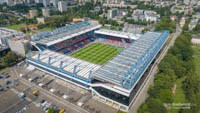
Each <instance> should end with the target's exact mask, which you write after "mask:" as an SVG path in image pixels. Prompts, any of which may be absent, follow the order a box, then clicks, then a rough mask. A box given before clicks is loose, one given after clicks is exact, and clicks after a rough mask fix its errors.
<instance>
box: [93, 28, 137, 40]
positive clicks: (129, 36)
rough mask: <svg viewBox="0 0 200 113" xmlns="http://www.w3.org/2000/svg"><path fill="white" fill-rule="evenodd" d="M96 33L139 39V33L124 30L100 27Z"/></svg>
mask: <svg viewBox="0 0 200 113" xmlns="http://www.w3.org/2000/svg"><path fill="white" fill-rule="evenodd" d="M95 33H96V34H102V35H109V36H114V37H120V38H127V39H132V40H137V39H138V37H139V35H136V34H133V33H128V32H122V31H114V30H108V29H100V30H96V31H95Z"/></svg>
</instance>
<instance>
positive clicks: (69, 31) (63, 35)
mask: <svg viewBox="0 0 200 113" xmlns="http://www.w3.org/2000/svg"><path fill="white" fill-rule="evenodd" d="M100 27H101V25H96V24H90V23H89V22H87V21H85V22H80V23H78V24H73V25H69V26H65V27H61V28H58V29H55V30H51V31H47V32H40V33H37V34H34V35H32V36H31V40H32V41H34V42H36V43H39V44H43V45H46V46H50V45H53V44H56V43H59V42H62V41H64V40H67V39H70V38H73V37H75V36H79V35H81V34H84V33H86V32H89V31H92V30H95V29H98V28H100Z"/></svg>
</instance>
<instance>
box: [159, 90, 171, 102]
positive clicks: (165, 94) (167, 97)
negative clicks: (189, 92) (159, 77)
mask: <svg viewBox="0 0 200 113" xmlns="http://www.w3.org/2000/svg"><path fill="white" fill-rule="evenodd" d="M172 96H173V94H172V91H171V90H170V89H161V90H160V92H159V97H158V98H159V99H160V100H161V101H162V102H163V103H172V102H173V98H172Z"/></svg>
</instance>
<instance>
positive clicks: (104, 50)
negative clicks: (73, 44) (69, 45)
mask: <svg viewBox="0 0 200 113" xmlns="http://www.w3.org/2000/svg"><path fill="white" fill-rule="evenodd" d="M118 52H119V51H118V49H117V48H116V47H115V46H111V45H107V44H102V43H93V44H91V45H89V46H86V47H84V48H82V49H80V50H78V51H76V52H74V53H72V54H71V56H73V57H75V58H79V59H82V60H85V61H88V62H92V63H95V64H99V65H103V64H104V63H106V62H107V61H108V60H110V59H111V58H112V57H114V56H115V55H116V54H118Z"/></svg>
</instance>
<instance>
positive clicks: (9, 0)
mask: <svg viewBox="0 0 200 113" xmlns="http://www.w3.org/2000/svg"><path fill="white" fill-rule="evenodd" d="M6 4H7V5H8V6H13V5H14V1H13V0H6Z"/></svg>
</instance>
